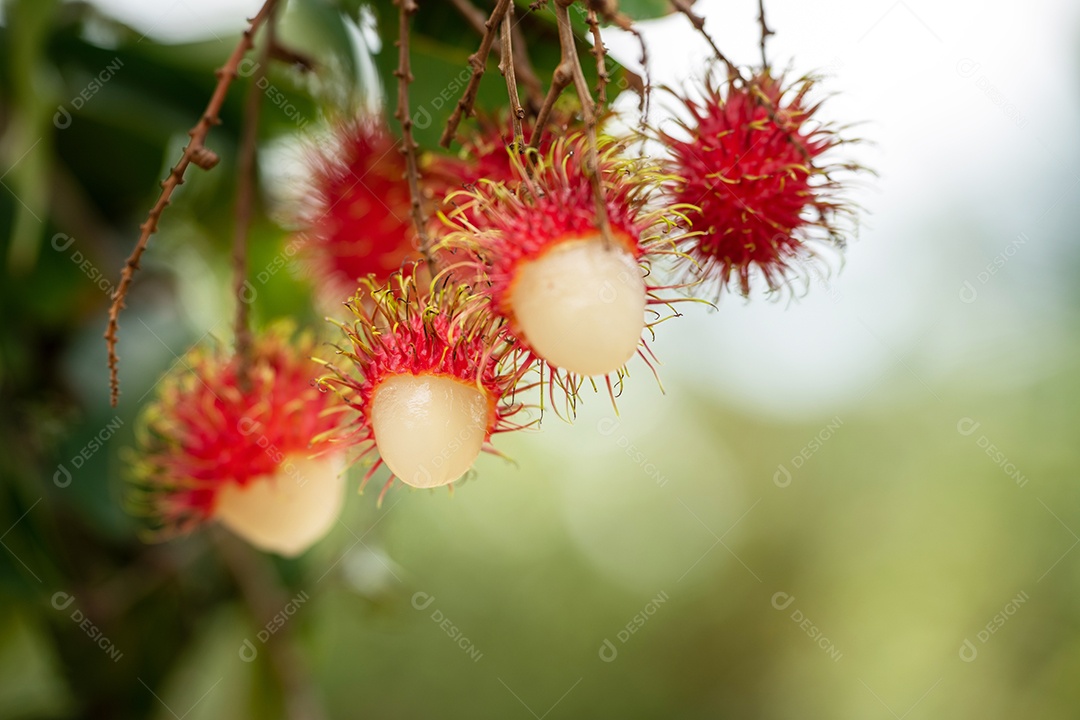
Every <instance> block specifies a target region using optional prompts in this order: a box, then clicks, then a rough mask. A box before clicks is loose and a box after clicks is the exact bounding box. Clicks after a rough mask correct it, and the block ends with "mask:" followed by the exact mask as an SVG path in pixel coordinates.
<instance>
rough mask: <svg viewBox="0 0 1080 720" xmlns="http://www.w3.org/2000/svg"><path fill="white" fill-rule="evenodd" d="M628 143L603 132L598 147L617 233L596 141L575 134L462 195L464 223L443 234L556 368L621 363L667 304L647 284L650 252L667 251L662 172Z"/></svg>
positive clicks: (477, 281)
mask: <svg viewBox="0 0 1080 720" xmlns="http://www.w3.org/2000/svg"><path fill="white" fill-rule="evenodd" d="M621 150H622V146H621V145H620V144H619V143H616V142H613V141H611V140H609V139H604V140H603V141H602V146H601V148H600V152H599V162H598V170H597V172H598V174H599V176H600V184H601V187H602V190H603V195H604V207H605V209H606V214H607V222H608V224H609V227H610V236H609V237H607V238H605V237H603V235H602V233H601V231H600V230H599V229H598V225H599V224H600V223H599V220H598V218H597V204H596V195H595V193H594V189H593V186H592V182H591V177H590V175H589V172H588V171H587V170H586V167H585V163H586V159H587V157H588V153H589V151H588V143H587V140H586V138H585V137H583V136H581V135H572V136H570V137H564V138H559V139H557V140H556V141H555V142H554V143H553V145H552V147H551V150H550V151H549V152H548V153H546V154H545V155H541V154H539V153H532V154H530V155H529V156H528V157H527V158H526V159H525V161H524V162H522V161H520V160H518V159H517V158H514V157H512V158H511V159H512V160H514V162H513V166H514V170H515V179H514V180H513V181H511V182H497V181H487V180H483V181H481V182H480V184H479V185H478V186H477V187H476V188H475V189H474V190H472V191H471V192H467V193H462V194H461V197H462V198H463V199H464V200H463V201H462V202H461V203H460V205H459V208H458V210H456V211H455V212H453V213H451V214H450V215H449V219H450V220H451V221H456V222H457V223H458V224H459V226H460V227H459V229H458V230H456V231H454V232H452V233H450V234H449V235H448V236H447V237H446V239H445V240H444V245H445V246H446V247H449V248H451V249H464V250H466V251H467V252H466V253H464V255H465V260H464V261H463V262H464V263H466V264H468V263H471V264H472V265H473V266H474V273H473V274H474V276H475V277H474V280H473V286H474V287H475V288H476V289H477V291H478V292H483V293H484V294H487V295H489V296H490V298H491V304H492V308H493V310H494V312H495V313H497V314H499V315H501V316H502V317H505V318H506V319H507V320H508V321H509V329H510V332H511V333H512V334H513V335H514V336H515V337H517V338H518V339H519V340H520V341H521V342H522V343H523V344H525V345H526V346H527V347H528V348H529V349H530V350H532V351H533V352H535V354H536V355H538V356H539V357H541V358H542V359H543V360H545V361H546V362H547V363H548V365H549V366H550V367H552V368H554V369H559V370H563V371H567V372H569V373H573V374H577V375H588V376H596V375H608V374H609V373H614V372H616V371H619V370H620V369H621V368H622V367H623V366H624V365H625V364H626V362H627V361H628V360H629V359H630V358H631V357H632V356H633V355H634V353H635V352H637V351H638V349H639V345H640V344H641V342H642V331H643V329H644V327H645V324H646V323H645V319H646V318H645V309H646V305H647V304H648V303H650V302H662V301H661V300H659V299H658V298H656V297H655V295H654V291H655V290H657V289H658V288H657V287H654V286H651V285H648V284H647V283H646V276H647V274H648V266H649V263H650V260H651V258H653V257H655V256H656V255H658V254H662V253H664V252H666V251H665V250H664V244H663V243H662V242H661V241H662V240H663V235H664V231H665V229H666V227H665V221H666V211H663V210H657V209H654V208H650V207H649V206H648V205H647V203H648V200H649V197H650V194H651V193H652V192H653V191H654V190H655V188H656V185H657V182H658V178H659V175H658V174H657V173H656V171H655V170H654V169H651V168H648V167H645V166H644V165H643V164H642V163H641V162H640V161H631V160H626V159H623V158H621V157H620V152H621ZM525 163H529V164H530V167H529V168H526V167H525ZM471 258H474V259H471Z"/></svg>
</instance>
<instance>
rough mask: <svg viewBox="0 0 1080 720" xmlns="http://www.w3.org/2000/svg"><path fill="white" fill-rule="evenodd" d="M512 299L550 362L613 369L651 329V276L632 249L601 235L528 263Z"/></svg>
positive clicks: (532, 341)
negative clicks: (648, 325)
mask: <svg viewBox="0 0 1080 720" xmlns="http://www.w3.org/2000/svg"><path fill="white" fill-rule="evenodd" d="M510 304H511V307H512V308H513V312H514V318H515V319H516V321H517V325H518V329H519V332H520V333H521V335H522V336H523V338H524V340H525V341H526V342H527V343H528V344H529V346H530V347H532V349H533V350H534V351H535V352H536V354H537V355H539V356H540V357H542V358H544V360H546V361H547V362H548V363H550V364H551V365H553V366H555V367H559V368H563V369H565V370H569V371H571V372H575V373H578V374H579V375H606V374H608V373H610V372H614V371H616V370H618V369H619V368H621V367H622V366H623V365H625V364H626V361H627V360H629V359H630V358H631V357H633V356H634V353H635V352H636V351H637V347H638V343H639V342H640V341H641V333H642V331H643V330H644V329H645V281H644V278H643V276H642V271H641V268H640V267H639V266H638V264H637V261H636V260H635V259H634V257H633V255H631V254H630V252H629V251H628V250H626V248H624V247H622V246H621V245H619V244H617V243H612V244H611V246H610V247H605V245H604V241H603V240H602V239H601V237H600V235H598V234H596V235H592V236H589V237H584V238H581V239H570V240H565V241H563V242H560V243H559V244H558V245H556V246H554V247H552V248H551V249H550V250H548V251H547V252H545V253H544V254H543V255H541V256H540V257H538V258H537V259H535V260H529V261H525V262H522V263H521V264H520V265H519V266H518V268H517V271H516V275H515V277H514V281H513V285H512V286H511V289H510Z"/></svg>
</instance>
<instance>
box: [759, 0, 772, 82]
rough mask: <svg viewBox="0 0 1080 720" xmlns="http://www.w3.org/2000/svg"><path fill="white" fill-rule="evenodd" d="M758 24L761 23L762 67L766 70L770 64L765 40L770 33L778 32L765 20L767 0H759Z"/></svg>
mask: <svg viewBox="0 0 1080 720" xmlns="http://www.w3.org/2000/svg"><path fill="white" fill-rule="evenodd" d="M758 24H759V25H761V69H762V70H764V69H765V68H767V67H768V66H769V60H768V58H766V56H765V41H766V40H767V39H768V37H769V36H770V35H775V34H776V33H775V32H774V31H773V30H770V29H769V26H768V24H767V23H766V22H765V0H758Z"/></svg>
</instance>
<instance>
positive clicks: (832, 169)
mask: <svg viewBox="0 0 1080 720" xmlns="http://www.w3.org/2000/svg"><path fill="white" fill-rule="evenodd" d="M566 7H567V3H560V4H558V5H557V8H556V9H557V10H558V11H559V12H560V13H565V11H566ZM504 11H505V8H504ZM594 12H598V10H594ZM403 13H404V11H403ZM560 17H561V15H560ZM403 18H404V14H403ZM563 20H565V21H566V22H569V21H568V19H567V18H563ZM492 27H494V26H492ZM401 47H402V48H404V42H402V45H401ZM563 50H564V51H568V49H567V48H566V47H564V48H563ZM504 53H505V54H504V60H506V58H509V57H510V56H511V53H510V52H507V51H506V47H505V46H504ZM564 54H565V52H564ZM405 55H407V53H405V52H403V57H404V56H405ZM718 55H719V51H718ZM597 56H598V60H599V61H600V62H601V63H603V60H604V58H603V53H602V51H601V52H598V53H597ZM560 67H562V66H560ZM601 67H603V65H602V64H601ZM715 70H716V68H713V69H712V70H710V71H709V72H708V73H706V75H705V78H706V79H705V80H704V81H703V82H702V83H701V85H700V86H698V87H696V88H693V89H692V90H690V91H688V92H686V93H681V94H680V93H675V95H676V97H677V98H678V100H679V104H680V109H679V112H680V116H679V119H678V120H677V125H676V127H675V128H672V129H671V130H670V131H664V130H660V129H648V128H646V129H645V131H644V132H643V133H638V134H631V135H629V136H626V137H613V136H609V135H606V134H604V132H603V130H602V128H599V129H598V127H599V125H598V117H597V115H595V114H594V111H595V106H594V105H590V104H589V103H586V102H583V104H582V105H581V106H580V107H581V109H582V113H581V117H580V118H578V117H574V116H571V115H569V114H561V112H560V111H556V112H555V113H554V114H553V115H552V114H550V112H551V107H552V106H553V105H554V101H553V100H552V102H545V105H544V108H545V109H542V110H540V111H539V112H538V113H537V115H536V116H535V118H534V121H533V122H530V119H529V118H525V117H524V111H523V110H521V111H520V113H521V115H519V116H516V117H515V118H514V119H513V120H512V121H511V120H510V118H506V119H500V120H495V119H493V117H492V116H487V117H481V119H480V120H479V121H478V123H477V125H476V128H475V131H474V132H472V134H470V135H467V137H466V139H465V140H464V142H463V144H462V150H461V152H460V153H459V154H458V155H456V156H449V155H443V154H437V153H434V152H428V153H425V154H418V153H417V152H416V150H417V146H416V145H415V144H414V142H413V138H412V135H411V130H410V128H411V125H410V124H409V122H408V121H407V120H405V121H403V124H402V130H403V141H402V144H401V145H399V143H398V141H397V140H396V139H395V137H394V136H393V135H392V134H391V132H390V130H389V129H388V127H387V126H386V124H385V121H384V120H383V119H382V118H381V116H372V115H363V116H361V117H359V118H358V119H355V120H351V121H347V122H339V123H336V124H334V125H333V126H332V128H331V129H330V130H329V131H328V132H327V134H326V139H325V140H324V142H322V143H321V144H319V145H317V146H316V147H315V148H314V149H313V150H311V152H310V153H309V157H308V163H307V168H308V178H307V181H306V183H305V186H304V192H303V201H302V202H301V209H300V211H299V212H297V213H295V214H294V217H293V220H294V221H295V222H294V225H295V226H296V227H297V228H298V230H297V231H298V232H299V233H300V235H301V236H302V238H303V239H304V242H303V243H302V245H303V263H302V266H303V269H304V271H305V272H306V274H307V275H308V277H309V279H310V280H311V282H312V284H313V285H314V286H315V288H316V289H317V294H318V296H319V297H320V298H321V299H322V300H323V301H324V302H325V303H326V304H327V305H333V304H336V305H338V306H340V305H342V304H344V305H345V307H346V308H347V310H348V312H349V313H350V317H349V318H348V320H340V319H335V320H331V322H333V323H334V324H335V325H336V326H337V328H338V330H339V331H340V335H339V336H338V344H337V345H336V346H335V347H336V349H337V352H336V355H334V356H333V357H332V358H331V357H324V358H319V357H316V353H315V346H314V343H313V341H312V339H311V337H310V336H307V335H301V336H299V337H297V338H295V339H293V338H292V333H291V332H290V331H288V330H284V329H282V328H272V329H271V330H269V331H268V332H266V333H265V334H264V335H262V336H261V337H259V338H258V339H257V341H256V342H255V343H254V344H253V346H252V347H251V348H250V352H246V353H244V354H243V355H242V356H237V355H233V354H231V353H227V352H225V351H223V350H222V349H221V348H220V347H218V346H215V345H211V346H200V347H198V348H196V349H195V350H193V351H192V352H191V353H190V354H189V356H188V358H186V359H185V361H184V362H183V363H181V365H182V370H179V371H172V372H170V373H169V374H168V375H167V376H166V377H165V378H164V379H163V380H162V382H161V386H160V388H159V391H158V398H157V400H156V401H155V402H154V403H153V404H151V405H150V406H149V407H148V408H147V409H146V411H145V413H144V415H143V420H142V423H141V425H140V434H139V447H140V455H139V457H138V459H137V462H136V464H135V465H136V483H137V487H138V489H139V494H138V500H139V504H138V506H139V507H140V508H141V509H142V510H143V511H144V512H145V513H147V514H148V515H149V516H151V517H152V518H153V522H154V524H155V525H156V526H157V527H158V528H159V529H161V530H162V531H164V532H166V533H170V532H176V531H184V530H188V529H190V528H192V527H195V526H197V525H199V524H202V523H204V522H206V521H209V520H218V521H220V522H221V523H222V524H224V525H226V526H227V527H229V528H231V529H232V530H234V531H235V532H236V533H238V534H240V535H242V536H244V537H245V538H247V539H249V540H250V541H251V542H252V543H253V544H255V545H256V546H258V547H261V548H264V549H268V550H272V551H276V552H279V553H282V554H286V555H293V554H296V553H298V552H301V551H302V550H303V549H305V548H306V547H308V546H309V545H311V544H312V543H313V542H315V541H316V540H317V539H318V538H319V537H321V536H322V535H324V534H325V533H326V532H327V531H328V529H329V528H330V526H331V525H332V524H333V522H334V520H335V519H336V517H337V514H338V512H339V510H340V507H341V502H342V500H341V497H342V493H341V489H342V482H343V481H342V469H343V468H344V466H345V465H346V464H349V463H355V462H357V461H358V460H360V459H362V458H363V459H368V460H369V461H370V467H369V469H368V471H367V473H366V475H365V476H364V477H363V479H362V480H361V482H360V487H361V488H363V487H364V485H366V483H367V482H368V481H369V480H370V479H371V478H372V477H373V476H374V475H375V473H376V472H377V471H378V470H379V469H380V468H382V467H384V466H385V467H386V468H387V469H388V471H389V479H388V481H387V483H386V485H385V486H384V488H383V491H382V493H380V495H379V500H380V502H381V500H382V497H383V495H384V494H385V493H386V490H387V489H388V488H389V487H390V486H391V484H392V483H393V482H394V480H395V479H398V480H400V481H401V482H403V483H405V484H407V485H410V486H412V487H416V488H435V487H441V486H452V485H453V484H454V483H455V482H457V481H459V480H460V479H461V478H462V477H464V476H465V475H466V474H467V473H468V471H469V469H470V468H471V467H472V465H473V463H474V462H475V460H476V459H477V457H479V454H480V453H481V452H484V451H486V452H491V453H496V454H497V451H496V450H495V448H494V446H493V444H492V440H493V438H494V437H495V436H496V435H498V434H501V433H504V432H509V431H513V430H519V429H522V428H524V427H527V426H529V425H532V424H533V423H534V422H538V421H539V419H540V418H531V412H530V410H531V408H532V407H533V406H535V405H539V406H540V407H541V408H542V407H543V404H544V402H545V398H546V397H549V398H550V399H551V404H552V407H553V408H555V409H556V410H557V409H558V408H559V407H560V406H561V405H563V403H562V402H559V401H558V398H557V397H556V393H557V392H558V393H559V394H561V395H562V396H563V399H564V400H565V406H566V407H567V409H568V410H569V412H568V413H566V415H567V416H568V417H572V415H573V412H574V410H575V408H576V403H577V400H578V397H579V395H580V390H581V388H582V387H583V386H584V385H585V382H586V379H589V382H591V383H592V384H593V386H594V387H596V386H597V384H598V383H597V381H598V380H599V382H600V384H606V387H607V390H608V392H609V394H610V395H611V397H612V401H614V398H615V396H616V394H617V391H616V386H618V389H619V390H621V385H622V382H623V380H624V378H625V376H626V366H627V363H628V362H631V361H632V360H633V358H634V356H635V355H637V356H640V357H641V358H642V361H643V362H645V363H646V365H647V366H648V367H650V368H653V361H655V356H654V355H653V354H652V350H651V348H650V346H649V344H647V343H646V335H648V336H649V337H650V340H651V336H652V329H653V327H654V326H655V325H656V324H658V323H659V322H660V321H662V320H664V319H666V318H667V317H671V316H674V315H677V314H678V313H676V312H675V311H674V310H670V308H671V307H672V303H674V302H677V301H682V300H687V299H693V298H687V297H684V296H682V295H680V296H679V297H672V293H671V292H669V291H671V290H674V289H676V288H678V289H684V290H687V289H689V290H690V292H692V293H694V294H701V295H704V296H705V297H709V298H717V297H719V296H720V295H721V294H723V293H724V292H725V291H728V290H734V291H737V292H740V293H741V294H743V295H749V294H750V293H751V290H752V289H753V288H754V285H755V278H758V279H759V280H760V281H761V282H763V283H764V284H765V286H767V288H768V289H769V290H777V289H780V288H782V287H784V286H786V285H787V284H788V281H789V279H790V278H791V276H792V275H793V274H794V273H795V266H796V264H798V263H801V262H802V261H803V260H806V259H810V258H813V257H815V255H816V254H817V248H818V247H819V246H822V245H832V246H834V247H842V246H843V244H844V233H845V229H846V223H847V221H848V220H849V219H850V218H851V217H852V209H851V207H850V206H849V205H848V204H847V203H845V202H844V200H843V197H842V192H843V190H844V184H843V182H842V180H841V173H842V171H845V170H856V169H857V168H856V167H855V166H854V165H850V164H840V163H838V162H837V161H836V159H835V157H834V151H835V150H836V148H837V147H838V146H840V145H842V144H844V143H846V142H849V141H848V140H847V139H844V138H842V137H841V136H840V132H839V131H838V130H837V129H835V128H833V127H831V126H829V125H828V124H825V123H823V122H820V121H819V120H817V119H816V115H817V113H818V111H819V104H818V103H816V102H815V101H813V100H812V98H811V95H812V92H813V89H814V82H813V80H812V79H810V78H804V79H802V80H799V81H797V82H795V83H792V84H790V85H785V81H784V78H783V76H780V77H774V76H773V74H772V71H771V70H770V69H769V68H768V67H767V66H764V67H763V68H762V69H760V70H757V71H754V72H751V73H750V74H749V76H748V77H743V76H742V75H741V74H740V72H739V71H738V69H737V68H734V67H733V66H730V65H727V66H726V73H725V75H724V77H725V78H726V79H725V80H724V81H723V82H720V81H717V80H715V79H714V78H716V77H717V76H718V75H719V73H717V72H715ZM578 72H579V73H580V69H579V70H578ZM399 77H400V79H401V80H402V82H403V83H405V85H404V86H403V89H404V90H407V82H408V78H409V77H410V75H409V71H408V69H407V64H405V65H403V69H402V70H400V71H399ZM509 77H510V76H509V75H508V79H509ZM474 78H475V76H474ZM581 84H582V83H581V82H579V81H575V85H576V86H577V88H578V90H579V92H581ZM511 87H512V82H511ZM561 89H562V88H561V87H557V88H556V90H561ZM405 95H407V92H404V93H402V94H399V101H401V100H403V104H401V105H399V108H398V112H397V117H398V118H399V119H407V118H408V117H409V114H408V112H407V98H406V97H405ZM467 95H468V93H466V96H467ZM557 95H558V93H557V92H555V93H553V94H552V95H551V96H550V97H551V98H555V97H556V96H557ZM462 102H463V103H464V100H463V101H462ZM461 107H463V106H459V110H461ZM456 114H457V115H459V116H461V115H464V116H467V114H468V113H467V112H465V113H461V112H457V113H456ZM600 114H601V116H602V113H600ZM453 117H454V116H452V118H453ZM494 117H498V116H494ZM552 118H554V119H552ZM460 119H461V117H458V120H457V121H459V120H460ZM599 119H603V118H602V117H600V118H599ZM457 121H454V122H451V123H449V124H448V126H447V130H446V134H445V136H444V142H446V141H448V140H449V139H450V137H451V136H452V135H453V134H454V132H455V131H456V128H457V124H456V123H457ZM536 123H540V125H536ZM511 127H513V128H514V130H513V132H511V131H510V128H511ZM519 131H520V132H522V134H523V136H524V137H525V138H528V139H529V141H530V142H529V145H528V146H526V147H522V146H521V144H522V143H519V142H515V134H516V133H517V132H519ZM647 140H652V141H655V142H659V143H660V144H662V146H663V153H662V156H661V157H660V158H657V159H650V158H648V157H646V156H645V155H644V149H645V148H646V147H647V142H646V141H647ZM632 147H633V148H641V150H639V151H638V152H637V154H635V153H632V152H631V148H632ZM403 155H404V158H403ZM665 272H667V273H668V275H667V278H666V279H663V278H662V277H661V275H662V274H663V273H665ZM238 277H240V278H242V277H243V275H242V274H238ZM660 306H664V307H667V308H669V310H668V312H663V311H662V310H661V309H660ZM240 317H241V319H243V317H244V316H243V315H241V316H240ZM241 326H243V323H242V322H238V327H241ZM646 331H648V333H647V332H646ZM654 372H655V369H654ZM613 378H614V382H613ZM545 385H546V386H547V392H546V393H545V391H544V386H545ZM534 398H535V400H538V401H539V402H535V401H534ZM309 481H310V482H309Z"/></svg>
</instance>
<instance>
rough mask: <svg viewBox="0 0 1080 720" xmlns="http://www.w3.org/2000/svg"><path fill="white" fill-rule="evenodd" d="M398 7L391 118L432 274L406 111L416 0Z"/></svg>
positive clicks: (398, 0) (422, 248)
mask: <svg viewBox="0 0 1080 720" xmlns="http://www.w3.org/2000/svg"><path fill="white" fill-rule="evenodd" d="M394 4H395V5H397V6H398V8H399V9H400V13H399V15H398V22H399V27H398V41H397V46H398V69H397V70H396V71H394V75H395V76H396V77H397V80H398V103H397V112H396V113H394V117H396V118H397V120H398V122H400V123H401V145H402V147H401V152H402V154H403V155H404V156H405V176H406V178H407V179H408V181H409V205H410V214H411V215H412V221H413V227H414V228H415V229H416V238H417V242H418V243H419V245H420V252H421V253H423V255H424V259H425V260H427V266H428V271H429V272H430V273H431V277H432V278H434V277H435V274H436V273H435V259H434V258H433V257H432V256H431V240H430V239H429V238H428V233H427V220H425V218H424V211H423V207H422V206H421V196H420V169H419V167H418V166H417V162H416V149H417V147H419V146H418V145H417V143H416V140H414V139H413V134H412V125H413V121H412V115H411V114H410V111H409V83H410V82H412V79H413V76H412V70H411V69H410V64H409V19H410V17H411V16H412V15H413V14H414V13H415V12H416V11H417V9H418V7H417V5H416V0H394Z"/></svg>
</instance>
